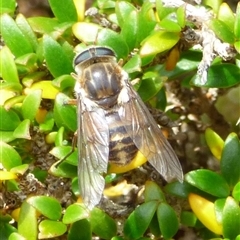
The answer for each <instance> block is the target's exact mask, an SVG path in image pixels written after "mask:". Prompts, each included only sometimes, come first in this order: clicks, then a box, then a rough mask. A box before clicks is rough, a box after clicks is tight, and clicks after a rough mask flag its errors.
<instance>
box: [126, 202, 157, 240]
mask: <svg viewBox="0 0 240 240" xmlns="http://www.w3.org/2000/svg"><path fill="white" fill-rule="evenodd" d="M157 206H158V202H157V201H150V202H146V203H143V204H142V205H140V206H139V207H137V208H136V209H135V210H134V211H133V212H132V213H131V214H130V215H129V217H128V219H127V220H126V222H125V224H124V229H123V232H124V235H125V236H126V237H127V238H128V239H132V240H133V239H138V238H140V237H141V236H142V235H143V234H144V233H145V231H146V230H147V228H148V227H149V224H150V222H151V220H152V218H153V215H154V213H155V211H156V209H157Z"/></svg>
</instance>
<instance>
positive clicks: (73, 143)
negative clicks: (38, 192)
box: [50, 99, 77, 172]
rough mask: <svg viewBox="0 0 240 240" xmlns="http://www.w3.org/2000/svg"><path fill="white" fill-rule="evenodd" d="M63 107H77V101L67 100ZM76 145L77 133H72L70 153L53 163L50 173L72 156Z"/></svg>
mask: <svg viewBox="0 0 240 240" xmlns="http://www.w3.org/2000/svg"><path fill="white" fill-rule="evenodd" d="M63 105H77V99H68V100H65V101H64V102H63ZM76 145H77V131H76V132H75V133H74V136H73V140H72V149H71V151H70V152H69V153H68V154H67V155H65V156H64V157H63V158H61V159H60V160H59V161H57V162H56V163H54V164H53V165H52V166H51V168H50V172H53V169H56V168H58V167H59V165H60V164H61V163H62V162H63V161H64V160H66V159H67V158H68V157H69V156H70V155H71V154H73V152H74V151H75V147H76Z"/></svg>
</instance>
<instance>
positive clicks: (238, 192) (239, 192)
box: [232, 182, 240, 202]
mask: <svg viewBox="0 0 240 240" xmlns="http://www.w3.org/2000/svg"><path fill="white" fill-rule="evenodd" d="M232 196H233V197H234V199H235V200H236V201H238V202H240V182H238V183H237V184H236V185H235V186H234V188H233V191H232Z"/></svg>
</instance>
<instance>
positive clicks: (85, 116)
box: [78, 94, 109, 209]
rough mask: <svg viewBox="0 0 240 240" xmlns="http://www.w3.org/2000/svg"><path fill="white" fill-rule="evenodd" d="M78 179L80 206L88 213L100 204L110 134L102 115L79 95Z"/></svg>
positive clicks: (102, 113)
mask: <svg viewBox="0 0 240 240" xmlns="http://www.w3.org/2000/svg"><path fill="white" fill-rule="evenodd" d="M78 97H79V98H80V101H78V115H79V118H78V119H79V120H78V149H79V150H78V151H79V152H78V154H79V164H78V179H79V186H80V189H81V196H82V198H83V202H84V203H85V204H86V206H87V207H88V208H89V209H92V208H93V207H94V206H95V205H97V204H98V203H99V201H100V200H101V197H102V193H103V190H104V186H105V181H104V178H103V176H102V174H103V173H106V172H107V164H108V155H109V130H108V125H107V123H106V118H105V113H104V111H103V110H102V109H100V108H95V107H94V103H93V102H92V101H91V100H89V99H87V102H86V99H85V98H83V97H81V95H80V94H78Z"/></svg>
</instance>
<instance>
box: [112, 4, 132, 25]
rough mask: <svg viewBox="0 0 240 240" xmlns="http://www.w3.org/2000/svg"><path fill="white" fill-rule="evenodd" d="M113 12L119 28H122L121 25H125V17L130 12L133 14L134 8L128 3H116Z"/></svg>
mask: <svg viewBox="0 0 240 240" xmlns="http://www.w3.org/2000/svg"><path fill="white" fill-rule="evenodd" d="M115 11H116V15H117V20H118V23H119V26H120V27H121V28H122V27H123V25H124V24H125V21H126V19H127V17H128V16H129V15H130V14H131V13H132V12H135V11H136V8H135V7H134V6H133V5H132V4H131V3H129V2H126V1H118V2H116V7H115Z"/></svg>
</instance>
